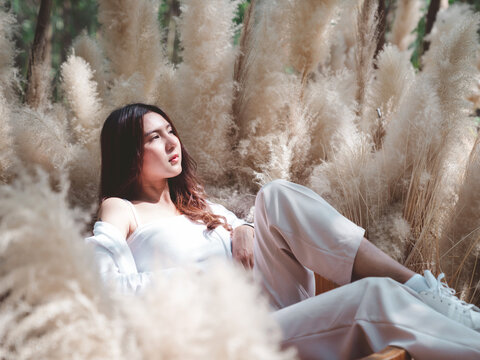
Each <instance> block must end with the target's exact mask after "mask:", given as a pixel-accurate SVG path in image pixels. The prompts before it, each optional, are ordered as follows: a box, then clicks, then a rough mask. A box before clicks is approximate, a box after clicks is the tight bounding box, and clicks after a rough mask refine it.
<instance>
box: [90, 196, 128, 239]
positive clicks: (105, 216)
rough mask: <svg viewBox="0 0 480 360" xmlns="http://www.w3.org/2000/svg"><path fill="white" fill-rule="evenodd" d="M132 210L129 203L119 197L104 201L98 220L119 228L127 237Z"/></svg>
mask: <svg viewBox="0 0 480 360" xmlns="http://www.w3.org/2000/svg"><path fill="white" fill-rule="evenodd" d="M131 217H132V215H131V210H130V208H129V206H128V204H127V202H126V201H125V200H123V199H120V198H118V197H110V198H107V199H105V200H103V201H102V203H101V204H100V208H99V210H98V220H99V221H105V222H108V223H110V224H112V225H115V226H116V227H117V228H119V229H120V230H121V232H122V234H125V236H127V234H128V232H129V229H130V222H131Z"/></svg>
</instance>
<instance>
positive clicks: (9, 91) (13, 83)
mask: <svg viewBox="0 0 480 360" xmlns="http://www.w3.org/2000/svg"><path fill="white" fill-rule="evenodd" d="M16 28H17V22H16V19H15V17H14V16H13V15H12V14H11V13H9V12H5V10H4V5H3V2H2V3H0V34H2V36H1V37H0V87H1V90H0V91H1V94H2V96H3V97H5V99H6V101H7V102H10V103H12V102H17V101H18V98H17V94H16V91H17V90H18V89H19V88H20V84H19V78H18V70H17V69H16V68H15V54H16V50H15V43H14V41H13V34H14V31H15V29H16Z"/></svg>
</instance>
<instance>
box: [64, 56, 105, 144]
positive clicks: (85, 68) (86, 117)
mask: <svg viewBox="0 0 480 360" xmlns="http://www.w3.org/2000/svg"><path fill="white" fill-rule="evenodd" d="M61 74H62V89H63V91H64V93H65V97H66V99H67V101H68V104H69V106H70V109H71V110H72V113H73V118H72V119H71V120H70V123H71V125H72V129H73V131H74V132H75V134H76V136H77V140H78V141H79V142H80V143H82V144H85V143H87V142H91V141H92V137H93V136H95V138H97V137H98V131H97V130H98V129H99V128H100V127H101V126H102V124H103V120H104V118H105V117H106V115H107V114H106V113H105V111H104V108H103V105H102V102H101V101H100V98H99V95H98V91H97V83H96V82H95V80H93V72H92V69H91V68H90V65H89V64H88V63H87V62H86V61H85V60H84V59H82V58H81V57H79V56H75V55H70V56H69V57H68V59H67V61H66V62H65V63H63V64H62V67H61Z"/></svg>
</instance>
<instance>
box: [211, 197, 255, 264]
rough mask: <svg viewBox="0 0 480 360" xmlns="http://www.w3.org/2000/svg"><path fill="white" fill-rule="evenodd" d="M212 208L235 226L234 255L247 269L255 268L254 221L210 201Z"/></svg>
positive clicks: (233, 236) (233, 235) (233, 237)
mask: <svg viewBox="0 0 480 360" xmlns="http://www.w3.org/2000/svg"><path fill="white" fill-rule="evenodd" d="M207 202H208V204H209V205H210V208H211V209H212V211H213V212H214V213H215V214H217V215H223V216H225V218H226V219H227V222H228V224H229V225H230V226H231V227H232V228H233V233H232V256H233V258H234V259H235V260H236V261H238V262H240V263H241V264H242V265H243V266H244V267H245V268H246V269H251V268H253V265H254V262H253V241H254V235H255V231H254V227H253V224H252V223H249V222H247V221H245V220H242V219H239V218H238V217H237V216H236V215H235V214H234V213H233V212H232V211H230V210H228V209H227V208H225V207H224V206H223V205H220V204H216V203H212V202H211V201H208V200H207Z"/></svg>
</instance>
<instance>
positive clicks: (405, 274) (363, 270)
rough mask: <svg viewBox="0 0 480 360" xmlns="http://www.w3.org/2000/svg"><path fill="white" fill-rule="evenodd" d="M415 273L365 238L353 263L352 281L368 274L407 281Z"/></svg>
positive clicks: (402, 281)
mask: <svg viewBox="0 0 480 360" xmlns="http://www.w3.org/2000/svg"><path fill="white" fill-rule="evenodd" d="M413 275H415V273H414V272H413V271H412V270H410V269H408V268H407V267H405V266H403V265H402V264H400V263H398V262H396V261H395V260H393V259H392V258H391V257H390V256H388V255H387V254H385V253H384V252H383V251H382V250H380V249H379V248H377V247H376V246H375V245H373V244H372V243H371V242H370V241H368V240H367V239H363V240H362V242H361V243H360V246H359V247H358V251H357V255H356V256H355V261H354V263H353V271H352V281H353V280H358V279H362V278H365V277H369V276H375V277H379V276H380V277H389V278H392V279H394V280H396V281H398V282H400V283H402V284H403V283H405V282H406V281H408V280H409V279H410V278H411V277H412V276H413Z"/></svg>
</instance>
